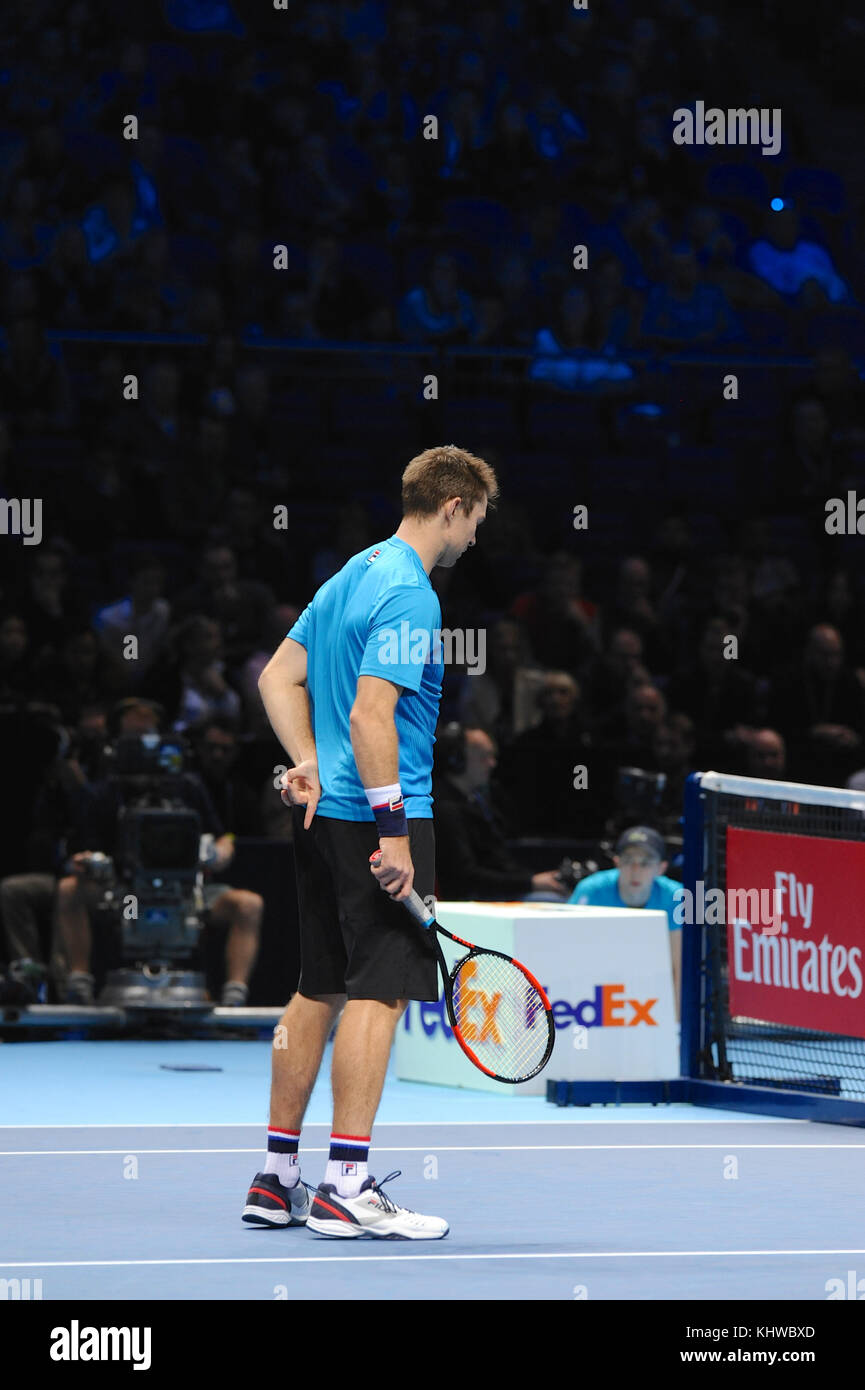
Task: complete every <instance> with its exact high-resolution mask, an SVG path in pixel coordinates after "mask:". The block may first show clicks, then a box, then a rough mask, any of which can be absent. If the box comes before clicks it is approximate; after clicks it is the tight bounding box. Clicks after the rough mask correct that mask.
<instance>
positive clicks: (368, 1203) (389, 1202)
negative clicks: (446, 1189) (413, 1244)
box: [306, 1172, 450, 1240]
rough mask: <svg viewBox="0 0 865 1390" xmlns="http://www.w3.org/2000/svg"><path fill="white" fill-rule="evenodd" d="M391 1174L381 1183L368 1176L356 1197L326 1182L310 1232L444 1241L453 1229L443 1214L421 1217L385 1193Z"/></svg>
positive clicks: (315, 1204)
mask: <svg viewBox="0 0 865 1390" xmlns="http://www.w3.org/2000/svg"><path fill="white" fill-rule="evenodd" d="M399 1176H400V1174H399V1172H396V1173H388V1175H387V1177H386V1178H382V1180H381V1182H376V1180H375V1178H367V1180H366V1182H365V1183H364V1184H363V1186H362V1187H361V1189H360V1192H359V1193H358V1194H357V1196H356V1197H340V1195H339V1193H338V1192H337V1190H336V1187H335V1186H334V1184H333V1183H329V1182H323V1183H321V1185H320V1186H319V1188H318V1190H317V1192H316V1194H315V1196H314V1197H313V1200H312V1207H311V1209H310V1213H309V1220H308V1221H307V1223H306V1228H307V1230H308V1231H315V1233H316V1234H317V1235H320V1236H341V1237H343V1238H346V1237H353V1236H373V1237H374V1238H375V1239H376V1240H441V1239H442V1237H443V1236H446V1235H447V1233H448V1230H449V1229H450V1228H449V1226H448V1223H447V1222H446V1221H445V1220H443V1219H442V1217H440V1216H420V1215H419V1214H418V1212H416V1211H409V1209H408V1207H400V1206H398V1205H397V1203H396V1202H395V1201H393V1199H392V1198H391V1197H389V1196H388V1195H387V1193H386V1192H383V1191H382V1188H383V1187H384V1185H385V1183H386V1182H390V1180H391V1178H398V1177H399Z"/></svg>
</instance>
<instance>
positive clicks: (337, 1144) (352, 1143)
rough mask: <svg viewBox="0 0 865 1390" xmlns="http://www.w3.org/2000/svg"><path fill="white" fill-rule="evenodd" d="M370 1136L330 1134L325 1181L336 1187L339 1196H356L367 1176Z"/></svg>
mask: <svg viewBox="0 0 865 1390" xmlns="http://www.w3.org/2000/svg"><path fill="white" fill-rule="evenodd" d="M369 1145H370V1136H369V1135H368V1134H367V1135H366V1136H359V1135H357V1134H332V1135H331V1136H330V1155H329V1157H328V1160H327V1171H326V1172H325V1175H324V1180H325V1182H331V1183H333V1184H334V1186H335V1187H336V1190H337V1192H338V1193H339V1195H340V1197H356V1196H357V1194H358V1193H359V1192H360V1189H361V1187H362V1185H363V1183H365V1182H366V1179H367V1178H368V1176H369V1172H368V1169H367V1160H368V1158H369Z"/></svg>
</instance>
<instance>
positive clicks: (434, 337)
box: [399, 254, 478, 344]
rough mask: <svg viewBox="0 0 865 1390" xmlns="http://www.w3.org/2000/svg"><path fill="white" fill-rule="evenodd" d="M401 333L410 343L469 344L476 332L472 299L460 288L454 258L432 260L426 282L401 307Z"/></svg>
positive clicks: (407, 296)
mask: <svg viewBox="0 0 865 1390" xmlns="http://www.w3.org/2000/svg"><path fill="white" fill-rule="evenodd" d="M399 318H400V332H401V333H402V336H403V337H404V338H405V339H406V341H407V342H410V343H442V344H444V343H468V342H471V341H472V339H473V338H474V336H475V334H476V333H477V328H478V324H477V318H476V315H475V310H474V305H473V304H472V300H471V296H470V295H469V294H467V293H466V291H465V290H463V289H461V288H460V280H459V269H458V266H457V263H456V260H455V259H454V257H453V256H448V255H444V254H441V255H437V256H435V257H434V258H433V261H432V263H431V265H430V268H429V272H428V275H427V277H426V279H425V280H424V283H423V284H421V285H418V286H416V287H415V288H414V289H412V290H409V292H408V294H407V295H406V296H405V297H404V299H403V301H402V303H401V305H400V315H399Z"/></svg>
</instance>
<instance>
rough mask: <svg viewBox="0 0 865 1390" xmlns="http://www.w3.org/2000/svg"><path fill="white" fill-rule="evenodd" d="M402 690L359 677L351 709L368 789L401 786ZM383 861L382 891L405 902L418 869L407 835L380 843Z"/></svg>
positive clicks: (360, 766) (378, 870)
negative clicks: (399, 723)
mask: <svg viewBox="0 0 865 1390" xmlns="http://www.w3.org/2000/svg"><path fill="white" fill-rule="evenodd" d="M401 693H402V687H401V686H399V685H395V684H394V683H393V681H388V680H383V679H380V678H379V677H378V676H359V677H358V682H357V694H356V696H355V701H354V704H353V706H352V709H351V715H350V727H351V746H352V749H353V752H354V760H355V762H356V763H357V770H358V773H359V775H360V780H361V782H362V783H363V785H364V786H365V787H387V786H392V785H393V784H395V783H397V782H399V738H398V736H397V731H396V723H395V721H394V710H395V709H396V702H397V700H398V699H399V697H400V694H401ZM379 845H380V847H381V851H382V854H381V861H380V863H379V865H378V867H377V868H374V869H373V870H372V872H373V873H374V874H375V877H376V878H377V879H378V881H379V883H380V884H381V886H382V888H384V889H385V891H386V892H388V893H390V894H391V896H392V897H395V898H396V899H397V900H398V901H399V902H404V901H405V899H406V898H407V897H408V895H409V893H410V892H411V890H412V884H413V881H414V866H413V864H412V861H411V853H410V851H409V839H408V836H407V835H384V836H382V837H381V839H380V840H379Z"/></svg>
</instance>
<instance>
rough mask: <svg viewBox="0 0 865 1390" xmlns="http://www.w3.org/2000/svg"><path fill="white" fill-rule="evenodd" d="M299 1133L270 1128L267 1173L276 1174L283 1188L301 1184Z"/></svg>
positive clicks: (268, 1133) (265, 1167) (266, 1159)
mask: <svg viewBox="0 0 865 1390" xmlns="http://www.w3.org/2000/svg"><path fill="white" fill-rule="evenodd" d="M299 1139H300V1134H299V1132H296V1131H292V1130H287V1129H274V1128H273V1127H271V1128H269V1129H268V1131H267V1155H266V1157H265V1162H264V1171H265V1173H275V1174H276V1176H277V1178H278V1179H279V1181H280V1182H281V1183H282V1185H283V1187H295V1186H296V1184H297V1183H299V1182H300V1163H299V1162H298V1157H297V1146H298V1141H299Z"/></svg>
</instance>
